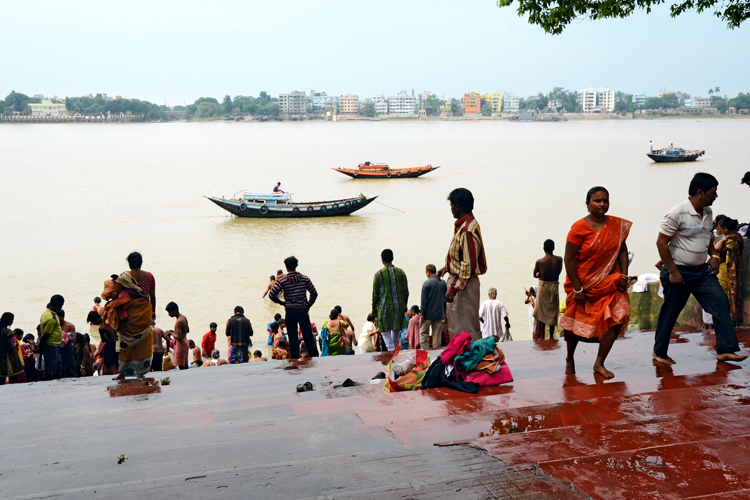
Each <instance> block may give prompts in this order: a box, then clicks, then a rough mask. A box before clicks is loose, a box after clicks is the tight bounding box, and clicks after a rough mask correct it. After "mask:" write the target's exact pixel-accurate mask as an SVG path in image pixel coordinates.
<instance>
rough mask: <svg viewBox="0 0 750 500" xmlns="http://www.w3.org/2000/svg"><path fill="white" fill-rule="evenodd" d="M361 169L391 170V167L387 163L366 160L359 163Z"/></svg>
mask: <svg viewBox="0 0 750 500" xmlns="http://www.w3.org/2000/svg"><path fill="white" fill-rule="evenodd" d="M357 166H358V167H359V169H360V170H369V171H371V172H372V171H388V170H390V167H389V166H388V164H387V163H370V162H369V161H366V162H364V163H360V164H359V165H357Z"/></svg>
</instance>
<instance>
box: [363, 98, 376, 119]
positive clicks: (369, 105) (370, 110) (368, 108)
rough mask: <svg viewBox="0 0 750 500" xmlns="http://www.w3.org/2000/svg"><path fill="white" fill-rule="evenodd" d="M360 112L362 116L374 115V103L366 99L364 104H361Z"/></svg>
mask: <svg viewBox="0 0 750 500" xmlns="http://www.w3.org/2000/svg"><path fill="white" fill-rule="evenodd" d="M362 114H363V115H364V116H369V117H371V118H372V117H373V116H375V103H374V102H370V101H367V102H366V103H365V105H364V106H362Z"/></svg>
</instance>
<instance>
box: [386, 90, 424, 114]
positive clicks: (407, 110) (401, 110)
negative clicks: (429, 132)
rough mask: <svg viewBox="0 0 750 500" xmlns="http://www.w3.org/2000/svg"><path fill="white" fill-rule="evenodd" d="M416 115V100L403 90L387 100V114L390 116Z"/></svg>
mask: <svg viewBox="0 0 750 500" xmlns="http://www.w3.org/2000/svg"><path fill="white" fill-rule="evenodd" d="M416 113H417V98H416V97H414V96H413V95H409V94H407V93H406V91H405V90H402V91H401V92H399V93H398V95H397V96H391V97H389V98H388V114H389V115H391V116H414V115H415V114H416Z"/></svg>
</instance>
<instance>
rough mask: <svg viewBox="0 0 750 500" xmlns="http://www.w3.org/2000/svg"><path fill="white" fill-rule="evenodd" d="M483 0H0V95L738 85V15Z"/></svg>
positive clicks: (746, 40)
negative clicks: (617, 14) (545, 15)
mask: <svg viewBox="0 0 750 500" xmlns="http://www.w3.org/2000/svg"><path fill="white" fill-rule="evenodd" d="M514 9H515V5H514V7H512V8H503V9H500V8H497V7H496V1H495V0H473V1H467V0H444V1H437V0H434V1H423V0H408V1H404V0H382V1H379V0H374V1H369V2H364V1H352V0H331V1H319V2H311V1H309V0H308V1H301V0H274V1H267V0H266V1H264V2H255V1H248V0H245V1H230V0H213V1H211V2H207V1H203V2H199V1H188V0H179V1H155V0H148V1H121V2H109V1H108V2H102V1H101V0H98V1H84V0H80V1H73V0H54V1H52V0H48V1H33V2H32V1H27V0H23V1H16V0H2V1H0V19H2V20H3V27H2V29H0V47H3V50H2V59H3V64H2V66H0V98H2V97H4V96H5V95H7V94H8V93H9V92H10V91H11V90H16V91H18V92H23V93H26V94H29V95H32V94H44V95H47V96H51V95H55V94H57V95H59V96H61V97H62V96H78V95H84V94H88V93H92V94H96V93H97V92H101V93H106V94H109V95H110V96H113V95H122V96H127V97H129V98H133V97H136V98H141V99H145V100H149V101H152V102H157V103H159V104H163V103H164V100H165V99H166V102H167V104H169V105H175V104H182V103H183V102H187V103H191V102H193V101H194V100H195V99H197V98H198V97H201V96H212V97H216V98H219V99H220V100H221V98H222V97H223V96H224V95H225V94H230V95H232V96H235V95H238V94H242V95H252V96H257V95H258V93H259V92H260V91H261V90H265V91H267V92H269V93H270V94H272V95H277V94H279V93H280V92H289V91H292V90H302V91H305V92H309V91H310V90H311V89H315V90H316V91H325V92H327V93H328V94H329V95H340V94H344V93H352V94H358V95H360V96H361V97H370V96H372V95H375V94H379V93H384V94H386V95H394V94H395V93H397V92H398V91H399V90H408V91H409V92H411V90H412V89H414V90H415V91H416V92H417V93H419V92H421V91H423V90H429V91H431V92H433V93H436V94H437V95H439V96H443V95H444V96H446V97H448V96H453V97H458V96H460V95H461V94H463V93H464V92H470V91H478V92H513V93H515V94H518V95H521V96H528V95H530V94H534V93H537V92H540V91H542V92H547V91H549V90H551V89H552V88H553V87H555V86H560V87H565V88H567V89H570V90H577V89H579V88H583V87H591V86H593V87H600V86H601V87H609V88H610V89H612V90H622V91H625V92H629V93H634V92H646V93H647V94H649V95H655V94H657V93H658V92H659V90H662V89H667V90H682V91H684V92H688V93H690V94H692V95H699V96H706V95H707V94H706V91H707V90H708V89H709V88H713V87H716V86H719V87H721V91H722V92H721V93H722V94H725V93H726V94H729V95H731V96H734V95H736V94H737V93H738V92H741V91H742V92H748V91H750V78H749V77H750V55H749V54H748V52H749V51H748V48H749V47H750V22H747V23H746V24H745V25H744V26H743V27H742V28H740V29H737V30H734V31H732V30H729V29H727V28H726V26H725V24H723V23H722V22H721V21H720V20H718V19H716V18H715V17H713V16H712V15H711V14H710V13H704V14H687V15H683V16H680V17H679V18H677V19H672V18H670V17H669V15H668V7H662V8H657V9H655V12H653V13H652V14H649V15H646V14H637V15H635V16H632V17H630V18H628V19H625V20H614V21H596V22H591V21H587V20H584V21H580V22H578V23H575V24H573V25H572V26H570V27H568V28H567V29H566V30H565V32H564V33H563V34H562V35H559V36H551V35H547V34H545V33H544V32H543V31H542V29H541V28H539V27H536V26H531V25H529V24H528V23H527V22H526V21H525V20H524V19H521V18H519V17H518V15H517V14H516V12H515V10H514Z"/></svg>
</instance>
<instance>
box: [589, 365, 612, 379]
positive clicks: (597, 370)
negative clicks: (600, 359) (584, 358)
mask: <svg viewBox="0 0 750 500" xmlns="http://www.w3.org/2000/svg"><path fill="white" fill-rule="evenodd" d="M594 373H598V374H599V375H601V376H602V377H604V378H614V376H615V374H614V373H612V372H611V371H609V370H607V369H606V368H604V365H594Z"/></svg>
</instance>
